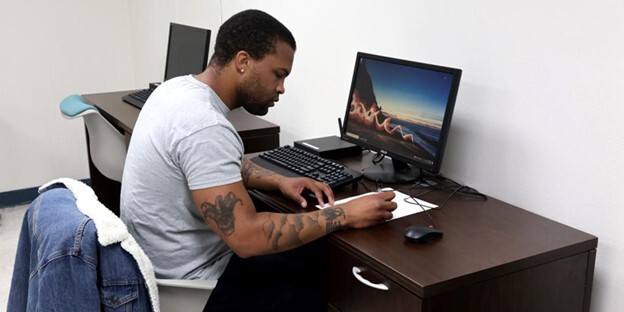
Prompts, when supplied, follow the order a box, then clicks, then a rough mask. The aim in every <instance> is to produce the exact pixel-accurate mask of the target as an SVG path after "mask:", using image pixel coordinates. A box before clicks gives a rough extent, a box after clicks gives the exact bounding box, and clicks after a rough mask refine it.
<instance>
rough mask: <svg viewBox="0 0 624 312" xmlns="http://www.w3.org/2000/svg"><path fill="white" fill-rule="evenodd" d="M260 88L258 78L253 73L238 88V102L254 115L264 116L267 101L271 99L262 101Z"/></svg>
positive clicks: (266, 111) (266, 109)
mask: <svg viewBox="0 0 624 312" xmlns="http://www.w3.org/2000/svg"><path fill="white" fill-rule="evenodd" d="M262 93H263V92H262V90H261V88H260V84H259V83H258V79H257V77H256V76H255V75H252V76H251V77H250V78H249V79H247V80H245V81H244V82H243V84H241V86H240V87H239V89H238V94H237V98H238V103H239V104H240V105H238V106H242V107H244V108H245V110H246V111H247V112H249V113H250V114H253V115H256V116H264V115H266V114H267V113H268V112H269V105H268V104H269V102H271V103H272V100H268V101H264V100H263V99H261V98H262Z"/></svg>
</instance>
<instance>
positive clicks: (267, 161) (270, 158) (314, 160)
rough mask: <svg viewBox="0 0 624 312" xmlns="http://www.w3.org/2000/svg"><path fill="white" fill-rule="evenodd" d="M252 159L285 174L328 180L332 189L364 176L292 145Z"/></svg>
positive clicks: (262, 165)
mask: <svg viewBox="0 0 624 312" xmlns="http://www.w3.org/2000/svg"><path fill="white" fill-rule="evenodd" d="M252 161H253V162H255V163H256V164H258V165H260V166H261V167H264V168H266V169H269V170H272V171H274V172H277V173H279V174H282V175H285V176H289V177H297V176H300V177H308V178H312V179H314V180H317V181H321V182H326V183H327V184H329V186H330V187H331V188H332V189H337V188H339V187H341V186H344V185H347V184H352V183H355V182H357V181H358V180H360V179H361V178H362V173H361V172H357V171H354V170H351V169H350V168H348V167H345V166H344V165H341V164H339V163H337V162H335V161H333V160H329V159H326V158H323V157H320V156H318V155H314V154H312V153H309V152H306V151H304V150H302V149H299V148H296V147H292V146H282V147H278V148H276V149H273V150H270V151H266V152H263V153H262V154H260V155H258V156H256V157H254V158H252Z"/></svg>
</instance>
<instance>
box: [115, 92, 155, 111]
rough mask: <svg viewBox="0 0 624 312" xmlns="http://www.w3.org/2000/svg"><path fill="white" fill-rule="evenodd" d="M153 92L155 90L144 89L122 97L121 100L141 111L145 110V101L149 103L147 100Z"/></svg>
mask: <svg viewBox="0 0 624 312" xmlns="http://www.w3.org/2000/svg"><path fill="white" fill-rule="evenodd" d="M153 91H154V89H142V90H138V91H135V92H132V93H130V94H128V95H126V96H124V97H122V98H121V99H122V100H123V101H124V102H126V103H129V104H132V105H133V106H135V107H136V108H138V109H141V108H143V105H144V104H145V101H147V98H148V97H149V96H150V95H151V94H152V92H153Z"/></svg>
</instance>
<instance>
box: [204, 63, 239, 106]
mask: <svg viewBox="0 0 624 312" xmlns="http://www.w3.org/2000/svg"><path fill="white" fill-rule="evenodd" d="M195 79H197V80H199V81H201V82H203V83H204V84H206V85H208V86H209V87H210V88H211V89H212V90H213V91H214V92H215V93H216V94H217V95H218V96H219V98H220V99H221V101H223V103H225V105H226V106H227V107H228V108H229V109H230V110H233V109H235V108H237V106H236V104H235V103H236V85H237V83H238V82H237V80H236V79H235V77H232V76H231V75H230V74H229V68H228V67H227V66H225V67H221V68H216V67H214V66H208V67H207V68H206V70H204V71H203V72H202V73H201V74H199V75H195Z"/></svg>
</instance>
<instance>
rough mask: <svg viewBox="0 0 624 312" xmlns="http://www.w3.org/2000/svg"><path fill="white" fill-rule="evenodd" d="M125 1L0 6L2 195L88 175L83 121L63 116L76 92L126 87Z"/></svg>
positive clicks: (128, 62)
mask: <svg viewBox="0 0 624 312" xmlns="http://www.w3.org/2000/svg"><path fill="white" fill-rule="evenodd" d="M128 29H129V16H128V9H127V4H126V1H124V0H110V1H93V0H91V1H84V0H81V1H79V0H63V1H43V0H39V1H11V2H5V3H3V6H2V9H1V10H0V38H2V40H1V42H2V43H1V45H2V48H0V192H5V191H10V190H15V189H22V188H29V187H35V186H38V185H41V184H42V183H44V182H47V181H49V180H50V179H52V178H57V177H60V176H68V177H73V178H78V179H82V178H87V177H88V175H89V174H88V164H87V156H86V142H85V135H84V125H83V122H82V120H72V121H68V120H65V119H63V118H62V117H61V114H60V111H59V103H60V101H61V100H62V99H63V98H64V97H65V96H67V95H70V94H74V93H94V92H103V91H112V90H119V89H123V88H128V87H129V86H130V85H131V81H132V76H131V75H130V74H131V73H132V62H131V58H130V57H128V56H129V55H130V37H129V36H128Z"/></svg>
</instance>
